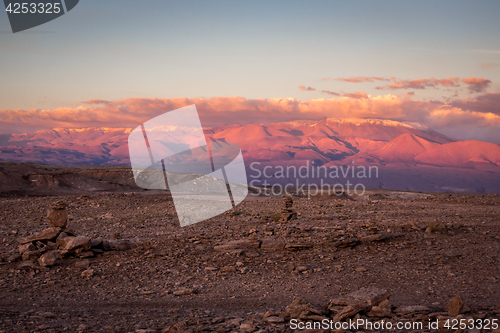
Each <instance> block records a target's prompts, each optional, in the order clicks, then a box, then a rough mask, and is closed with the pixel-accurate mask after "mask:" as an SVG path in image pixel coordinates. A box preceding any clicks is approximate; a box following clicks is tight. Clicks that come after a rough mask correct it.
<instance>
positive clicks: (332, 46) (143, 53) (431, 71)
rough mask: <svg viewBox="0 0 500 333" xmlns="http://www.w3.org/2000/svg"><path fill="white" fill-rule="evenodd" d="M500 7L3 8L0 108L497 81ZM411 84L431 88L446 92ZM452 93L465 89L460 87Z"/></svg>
mask: <svg viewBox="0 0 500 333" xmlns="http://www.w3.org/2000/svg"><path fill="white" fill-rule="evenodd" d="M499 14H500V2H498V1H482V2H470V1H469V2H466V1H440V2H434V1H418V2H410V1H404V2H403V1H379V2H375V1H346V2H337V1H271V2H270V1H206V0H205V1H176V2H170V1H132V0H120V1H109V0H99V1H97V0H82V1H80V3H79V4H78V6H77V7H75V9H73V10H72V11H71V12H69V13H68V14H67V15H64V16H62V17H61V18H59V19H56V20H54V21H51V22H49V23H47V24H44V25H41V26H39V27H36V28H33V29H30V30H27V31H25V32H20V33H16V34H12V32H11V30H10V27H9V25H8V19H7V15H6V13H5V12H4V13H0V49H1V52H0V57H1V58H0V59H1V62H0V109H4V110H5V109H32V108H40V109H53V108H58V107H76V106H78V105H81V103H80V102H81V101H85V100H89V99H104V100H116V99H123V98H129V97H158V98H174V97H213V96H242V97H246V98H286V97H292V98H297V99H300V100H309V99H317V98H329V97H328V96H325V94H322V93H321V92H320V90H323V89H324V90H329V91H335V92H338V93H342V92H345V93H351V92H354V91H362V92H366V93H367V94H370V95H373V96H376V95H384V94H389V93H397V94H402V93H404V92H410V91H412V90H398V91H387V90H376V89H374V87H375V86H376V85H377V84H374V83H356V84H354V83H349V82H341V81H335V80H329V81H321V80H320V79H321V78H324V77H330V78H338V77H352V76H381V77H395V78H398V79H403V80H412V79H422V78H431V77H434V78H436V79H443V78H449V77H460V78H468V77H471V76H476V77H482V78H485V79H489V80H491V81H492V85H491V86H490V87H489V90H490V91H498V88H499V87H500V86H499V82H500V80H499V79H500V77H499V76H500V33H499V32H500V20H499V19H498V17H499ZM485 66H487V67H486V68H485ZM300 85H304V86H306V87H308V86H310V87H314V88H315V89H317V90H316V91H312V92H311V91H300V90H299V89H298V86H300ZM415 93H416V95H415V96H414V97H412V98H418V99H422V100H428V99H431V100H436V99H442V98H443V96H444V97H451V96H452V95H453V94H454V93H455V92H454V91H443V90H442V89H423V90H420V91H415ZM458 97H460V98H467V97H470V94H469V92H468V91H467V90H466V89H463V90H462V91H460V92H458Z"/></svg>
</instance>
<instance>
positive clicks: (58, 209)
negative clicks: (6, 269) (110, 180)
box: [6, 201, 135, 270]
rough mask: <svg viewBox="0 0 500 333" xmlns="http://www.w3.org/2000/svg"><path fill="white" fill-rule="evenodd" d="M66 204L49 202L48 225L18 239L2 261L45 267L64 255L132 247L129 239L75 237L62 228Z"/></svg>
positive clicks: (23, 265) (81, 256)
mask: <svg viewBox="0 0 500 333" xmlns="http://www.w3.org/2000/svg"><path fill="white" fill-rule="evenodd" d="M66 208H67V205H66V203H65V202H64V201H57V202H55V203H54V204H52V205H51V206H50V208H49V210H48V212H47V219H48V222H49V225H50V227H49V228H46V229H43V230H41V231H39V232H37V233H35V234H32V235H29V236H27V237H23V238H19V239H18V240H17V241H18V242H19V244H20V245H19V249H18V251H17V252H13V253H11V254H10V255H9V256H8V257H7V258H6V261H9V262H14V261H18V260H22V261H23V262H22V263H21V267H20V268H32V269H40V270H41V269H48V267H50V266H53V265H55V264H56V263H57V261H59V260H61V259H63V258H64V257H68V256H73V257H79V258H89V257H93V256H95V255H97V254H100V253H103V252H104V251H112V250H128V249H130V248H133V247H135V243H134V242H133V241H132V240H129V239H102V238H101V237H97V238H93V239H91V238H90V237H87V236H78V235H76V234H75V233H74V232H72V231H70V230H68V229H66V227H67V224H68V212H67V209H66Z"/></svg>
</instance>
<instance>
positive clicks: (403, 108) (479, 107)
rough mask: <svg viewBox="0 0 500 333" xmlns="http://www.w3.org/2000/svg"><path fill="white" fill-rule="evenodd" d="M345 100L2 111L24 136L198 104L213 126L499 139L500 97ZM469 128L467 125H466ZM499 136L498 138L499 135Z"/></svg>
mask: <svg viewBox="0 0 500 333" xmlns="http://www.w3.org/2000/svg"><path fill="white" fill-rule="evenodd" d="M343 95H344V97H349V98H331V99H324V98H322V99H315V100H309V101H301V100H297V99H293V98H271V99H265V98H258V99H246V98H243V97H211V98H187V97H181V98H165V99H160V98H128V99H122V100H115V101H109V102H108V103H97V104H95V103H87V104H88V105H84V106H80V107H76V108H57V109H53V110H40V109H31V110H0V132H1V133H16V132H17V133H20V132H21V133H22V132H33V131H36V130H40V129H52V128H84V127H111V128H119V127H121V128H135V127H137V126H139V125H140V124H142V123H143V122H145V121H146V120H149V119H151V118H153V117H155V116H158V115H160V114H163V113H165V112H168V111H170V110H174V109H177V108H180V107H183V106H187V105H191V104H195V105H196V108H197V109H198V112H199V114H200V118H201V121H202V124H203V125H204V126H207V127H213V126H220V125H229V124H235V123H239V124H252V123H253V124H255V123H257V124H259V123H272V122H279V121H287V120H299V119H310V120H320V119H324V118H353V117H355V118H379V119H393V120H400V121H415V122H419V123H421V124H423V125H427V126H429V127H431V128H434V129H436V130H441V129H443V130H446V131H448V132H445V134H446V133H455V132H456V133H460V130H459V129H460V128H461V126H462V127H463V126H467V129H468V130H469V131H470V128H478V130H477V133H478V134H477V135H479V134H481V133H480V132H481V131H480V130H479V129H482V130H485V131H489V132H488V133H490V132H491V133H492V134H491V137H495V138H496V137H497V136H498V134H494V132H496V133H500V115H499V114H500V110H499V107H498V105H500V103H499V99H500V93H489V94H486V95H484V96H479V97H477V98H475V99H468V100H456V101H452V102H450V103H443V102H439V101H420V100H411V99H410V97H409V96H404V95H403V96H396V95H390V94H389V95H384V96H376V97H371V96H368V95H367V94H366V93H363V92H355V93H345V94H343ZM464 128H465V127H464ZM495 135H496V136H495Z"/></svg>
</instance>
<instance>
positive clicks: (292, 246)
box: [285, 243, 313, 251]
mask: <svg viewBox="0 0 500 333" xmlns="http://www.w3.org/2000/svg"><path fill="white" fill-rule="evenodd" d="M312 247H313V245H312V244H310V243H289V244H286V245H285V249H287V250H288V251H300V250H306V249H311V248H312Z"/></svg>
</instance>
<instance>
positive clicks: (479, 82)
mask: <svg viewBox="0 0 500 333" xmlns="http://www.w3.org/2000/svg"><path fill="white" fill-rule="evenodd" d="M461 81H462V82H463V83H465V84H467V85H468V86H469V91H470V92H471V93H473V92H483V91H485V90H486V88H488V87H489V86H490V85H491V81H490V80H486V79H483V78H482V77H478V78H476V77H475V76H472V77H470V78H468V79H462V80H461Z"/></svg>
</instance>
